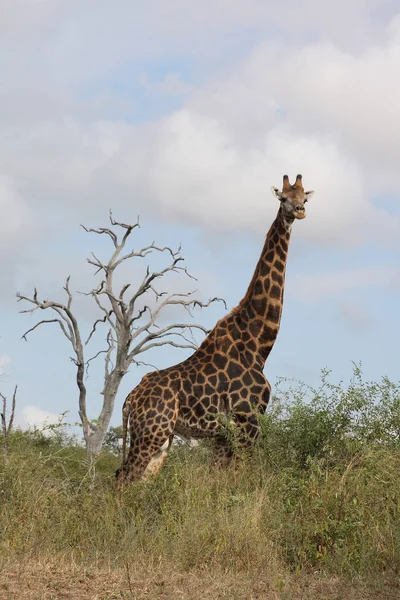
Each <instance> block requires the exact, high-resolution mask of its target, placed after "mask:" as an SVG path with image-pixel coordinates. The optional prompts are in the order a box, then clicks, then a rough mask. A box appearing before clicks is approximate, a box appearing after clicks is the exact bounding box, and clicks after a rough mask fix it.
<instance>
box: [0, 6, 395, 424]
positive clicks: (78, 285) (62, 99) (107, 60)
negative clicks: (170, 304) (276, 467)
mask: <svg viewBox="0 0 400 600" xmlns="http://www.w3.org/2000/svg"><path fill="white" fill-rule="evenodd" d="M399 73H400V7H399V4H398V2H397V1H395V0H352V1H351V2H348V1H346V2H345V1H344V0H336V2H334V3H326V2H321V1H320V0H285V1H283V2H280V3H277V2H274V1H273V0H229V1H228V0H213V1H212V2H211V0H203V1H202V2H201V3H193V2H186V1H184V0H168V1H167V2H166V1H165V0H147V2H138V1H137V0H113V2H111V1H107V0H85V1H82V0H79V1H78V0H0V215H1V217H0V269H1V289H0V308H1V315H2V316H1V320H0V372H2V375H1V378H0V386H1V390H2V391H3V392H4V393H9V394H11V390H12V386H13V385H14V384H15V383H18V385H19V409H18V422H19V423H20V424H21V425H24V424H26V423H27V422H35V421H40V420H41V419H42V418H43V415H46V414H49V415H50V416H51V415H56V414H58V413H60V412H62V411H65V410H70V414H69V417H68V418H69V420H70V421H74V420H76V418H77V414H76V390H75V383H74V369H73V365H72V364H71V363H70V361H69V356H70V349H69V347H68V343H67V341H66V340H65V339H64V338H63V337H62V336H61V335H60V333H59V331H58V330H57V329H52V326H50V325H48V326H46V327H47V328H46V329H42V330H38V331H36V332H34V333H33V335H32V336H31V337H30V338H29V341H28V343H26V342H23V341H21V339H20V338H21V335H22V334H23V332H24V331H25V330H26V329H27V328H29V327H31V326H32V325H33V324H34V323H35V320H34V319H35V316H29V315H21V314H19V312H18V311H19V309H21V308H23V307H22V306H21V305H17V304H16V299H15V293H16V291H18V290H19V291H21V292H22V293H26V294H28V293H30V292H31V290H32V288H33V286H35V285H36V286H37V287H38V288H39V292H40V293H41V294H42V297H44V298H57V299H61V298H62V286H63V284H64V280H65V278H66V276H67V275H69V274H71V288H72V289H73V290H79V291H85V290H89V289H91V287H93V281H94V280H93V271H92V270H91V267H90V265H87V264H86V257H87V256H88V255H89V254H90V251H91V250H94V251H95V252H97V253H98V254H100V255H101V256H102V257H106V256H107V253H108V250H109V246H107V240H103V239H97V237H96V236H93V234H87V233H85V232H84V231H83V230H82V229H80V227H79V225H80V224H81V223H84V224H86V225H88V226H91V227H98V226H102V225H107V219H108V210H109V209H110V208H111V209H112V210H113V214H114V216H115V218H117V219H120V220H121V221H125V222H134V221H135V220H136V217H137V215H138V214H140V215H141V223H142V228H141V230H140V232H138V234H137V237H136V238H135V240H134V245H135V247H138V246H140V245H142V244H146V243H148V242H151V241H152V240H153V239H155V240H157V242H158V243H159V244H162V245H164V244H170V245H172V246H177V245H178V244H179V242H182V245H183V254H184V255H185V258H186V265H187V267H188V268H189V270H190V271H191V273H193V275H195V276H196V277H197V279H198V281H197V283H196V287H197V289H198V294H199V296H200V297H202V298H204V299H206V298H208V297H209V296H214V295H220V296H223V297H224V298H225V299H226V301H227V304H228V307H229V308H232V307H233V306H235V305H236V304H237V303H238V301H239V300H240V298H241V296H242V295H243V294H244V292H245V289H246V286H247V284H248V282H249V281H250V278H251V275H252V273H253V270H254V267H255V265H256V262H257V260H258V256H259V253H260V250H261V247H262V244H263V238H264V235H265V233H266V232H267V230H268V228H269V226H270V224H271V222H272V220H273V218H274V216H275V214H276V211H277V208H278V206H277V203H276V200H274V198H273V197H272V195H271V193H270V186H271V185H276V186H278V185H280V183H281V178H282V175H283V173H286V172H288V173H289V174H290V176H291V177H292V178H293V177H294V176H295V175H296V173H297V172H301V173H303V177H304V182H305V185H306V187H307V188H308V189H315V191H316V193H315V196H314V197H313V199H312V201H310V203H309V205H308V207H309V208H308V217H307V219H306V220H305V221H302V222H299V223H295V224H294V227H293V235H292V242H291V248H290V255H289V263H288V270H287V279H286V290H285V305H284V312H283V319H282V327H281V332H280V335H279V338H278V341H277V343H276V345H275V348H274V351H273V354H272V355H271V357H270V359H269V361H268V363H267V366H266V374H267V376H268V377H269V378H270V380H271V382H272V383H274V382H275V380H276V378H277V377H280V376H287V377H295V378H301V379H303V380H305V381H306V382H309V383H315V382H316V381H317V380H318V376H319V371H320V369H321V368H323V367H325V366H328V367H330V368H331V369H333V371H334V376H335V378H336V379H340V378H342V377H343V378H348V376H349V374H350V372H351V361H357V362H358V361H361V362H362V364H363V366H364V371H365V375H366V376H367V377H368V378H379V377H380V376H382V375H389V376H390V377H391V378H393V379H399V362H398V358H397V356H398V339H399V333H400V325H399V323H400V319H399V318H398V316H397V311H398V306H399V299H400V261H399V258H400V235H399V234H400V191H399V189H400V188H399V184H398V182H397V180H398V178H400V171H399V167H398V166H399V165H400V144H399V141H398V137H399V134H398V132H399V130H400V109H399V106H400V78H399V75H398V74H399ZM139 277H140V268H139V267H136V266H134V265H132V268H131V269H130V270H128V271H127V273H126V278H127V280H128V279H129V280H130V281H131V283H132V285H134V283H135V280H136V281H137V280H138V278H139ZM171 285H172V286H174V285H176V286H178V288H179V289H181V288H180V287H179V286H181V285H183V284H182V283H180V282H177V283H176V284H175V283H173V282H172V283H171ZM76 311H77V314H79V317H80V320H81V324H82V330H83V331H84V332H87V331H89V330H90V321H91V319H92V318H93V315H95V311H94V309H92V308H91V305H90V304H88V303H87V302H86V300H85V299H84V297H82V296H80V297H77V299H76ZM223 314H224V308H223V307H222V306H218V307H214V308H212V309H211V310H209V311H208V312H207V313H206V312H204V313H203V314H201V313H196V319H198V320H199V322H202V323H203V324H205V325H207V326H210V327H211V326H212V325H213V323H214V322H215V321H216V319H217V318H219V317H221V316H222V315H223ZM40 316H41V317H42V318H43V316H44V315H43V314H42V315H40ZM183 357H184V355H183V354H178V353H175V352H174V351H171V350H169V351H168V352H161V353H158V354H154V353H153V355H152V356H151V357H149V360H150V358H151V362H155V363H156V364H157V365H159V366H166V365H168V364H173V363H174V362H177V361H178V360H181V359H182V358H183ZM142 374H143V370H138V369H132V370H131V371H130V373H129V374H128V375H127V376H126V377H125V379H124V381H123V385H122V387H121V390H120V394H119V397H118V401H117V407H116V413H115V416H114V419H113V422H114V424H117V423H119V422H120V406H121V405H122V402H123V399H124V396H125V394H126V392H127V391H129V390H130V389H131V388H132V387H133V386H134V385H135V384H136V383H137V382H138V381H139V380H140V377H141V376H142ZM89 387H90V390H91V393H90V401H89V408H90V411H91V416H92V417H95V416H96V415H97V413H98V407H99V398H100V396H99V391H100V389H101V364H99V365H98V366H97V367H95V368H94V370H93V371H92V376H91V378H90V381H89Z"/></svg>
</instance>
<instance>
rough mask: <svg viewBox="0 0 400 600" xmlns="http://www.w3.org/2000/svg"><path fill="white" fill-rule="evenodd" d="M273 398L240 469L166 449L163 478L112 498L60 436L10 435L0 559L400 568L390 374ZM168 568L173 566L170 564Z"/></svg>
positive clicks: (1, 469)
mask: <svg viewBox="0 0 400 600" xmlns="http://www.w3.org/2000/svg"><path fill="white" fill-rule="evenodd" d="M328 375H329V374H328V373H326V372H325V373H323V374H322V381H321V385H320V387H319V388H318V389H311V388H308V387H306V386H303V385H297V386H295V387H294V388H287V387H286V388H285V391H281V392H279V393H278V397H277V398H276V399H275V401H274V403H273V406H272V408H271V409H270V410H269V411H268V412H267V414H266V415H265V416H263V417H262V419H261V424H262V430H263V435H262V438H261V441H260V443H259V444H258V446H257V448H256V449H255V451H254V453H253V455H252V456H251V457H247V456H246V457H244V464H243V466H242V467H241V468H239V469H237V470H235V469H233V468H232V469H228V470H220V469H217V468H216V467H214V466H213V464H212V459H211V448H210V446H209V444H207V443H204V444H201V445H200V446H199V447H197V448H194V449H189V448H187V447H185V446H184V447H179V448H176V449H175V450H174V451H173V452H172V453H171V455H170V457H169V459H168V461H167V463H166V465H165V467H164V469H163V470H162V472H161V474H160V476H159V477H158V478H157V479H156V480H155V481H152V482H149V483H146V484H136V485H132V486H130V487H128V488H127V489H126V490H125V491H124V492H123V493H122V494H121V495H120V496H118V497H117V498H116V497H115V496H114V494H113V484H114V470H115V468H116V467H117V466H118V464H119V459H118V457H116V456H115V455H113V454H112V453H111V452H107V451H105V452H104V454H103V456H102V457H101V458H100V459H99V461H98V463H97V464H96V465H95V466H92V465H88V464H87V463H86V462H85V457H84V452H83V450H82V448H81V447H80V446H79V445H77V444H76V443H74V442H73V441H72V440H69V439H68V438H65V437H63V436H60V435H55V436H53V437H50V438H44V437H43V435H41V434H40V433H38V432H36V433H32V434H22V433H18V432H17V433H16V434H15V435H14V437H13V439H12V440H11V443H10V447H11V452H10V459H9V461H8V464H4V463H0V530H1V532H2V535H1V538H0V557H1V558H0V560H2V561H3V563H6V562H7V561H13V560H16V559H18V560H21V559H26V560H28V559H34V560H45V559H46V558H49V557H51V558H54V557H58V558H59V560H68V561H74V562H76V563H82V564H87V565H89V564H94V563H96V564H98V563H102V562H104V563H107V564H108V565H110V566H116V567H117V566H120V565H124V564H125V562H126V561H127V560H128V561H130V562H134V563H135V564H136V565H142V567H143V568H144V569H146V568H150V567H152V566H153V567H154V566H157V565H158V566H159V565H166V568H174V569H179V570H180V571H183V572H185V571H192V570H201V569H212V568H218V569H219V570H222V571H225V572H229V571H235V572H236V573H237V572H242V573H252V574H253V575H256V574H257V573H265V572H267V571H269V572H271V573H273V574H274V575H276V574H284V573H299V572H308V571H310V572H311V571H312V572H313V573H315V572H316V571H319V572H321V573H324V574H329V575H337V576H341V577H350V578H351V577H369V576H371V575H372V576H382V575H383V574H388V573H397V572H398V570H399V569H400V518H399V517H400V486H399V476H398V474H399V472H400V388H399V386H398V385H396V384H393V383H392V382H390V381H389V380H387V379H386V378H384V379H382V380H381V381H380V382H375V383H371V382H364V381H363V379H362V375H361V373H360V371H359V369H358V368H355V373H354V377H353V380H352V381H351V383H350V385H349V386H347V387H344V386H343V385H342V384H332V383H330V382H329V376H328ZM168 565H169V566H170V567H168Z"/></svg>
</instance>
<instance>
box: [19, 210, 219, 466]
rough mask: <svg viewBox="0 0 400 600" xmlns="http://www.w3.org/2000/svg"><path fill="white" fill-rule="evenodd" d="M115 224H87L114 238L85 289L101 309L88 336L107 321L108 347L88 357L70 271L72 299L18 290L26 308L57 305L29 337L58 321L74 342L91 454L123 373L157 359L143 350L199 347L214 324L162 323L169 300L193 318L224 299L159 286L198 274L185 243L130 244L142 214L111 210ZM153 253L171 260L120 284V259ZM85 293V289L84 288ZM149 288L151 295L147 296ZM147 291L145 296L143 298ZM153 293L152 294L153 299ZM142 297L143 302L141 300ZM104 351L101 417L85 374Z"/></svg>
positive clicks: (67, 286) (81, 409)
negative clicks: (119, 215) (128, 217)
mask: <svg viewBox="0 0 400 600" xmlns="http://www.w3.org/2000/svg"><path fill="white" fill-rule="evenodd" d="M109 219H110V225H109V226H108V227H99V228H89V227H86V226H84V225H82V228H83V229H84V231H86V232H87V233H95V234H97V235H102V236H103V237H104V236H105V238H106V239H109V240H111V242H112V249H111V256H109V258H108V259H107V260H104V259H102V258H99V256H98V255H97V254H96V253H95V252H92V253H91V255H90V256H89V257H88V258H87V262H88V263H89V264H90V265H92V266H93V267H94V270H95V273H96V274H97V273H99V272H101V276H100V277H101V279H102V281H101V282H100V283H99V285H97V287H95V288H94V289H92V290H91V291H89V292H84V295H86V296H91V297H92V298H93V299H94V302H95V303H96V305H97V307H98V309H99V311H100V313H97V314H96V315H95V317H94V319H93V321H92V325H91V328H90V331H89V334H88V336H87V339H86V342H85V345H89V343H90V342H92V341H93V338H94V336H95V333H96V332H98V330H99V329H101V326H102V325H103V324H106V325H107V330H108V332H107V335H106V347H103V348H102V349H100V350H99V349H98V348H97V349H96V350H94V351H93V353H92V354H93V355H92V356H91V357H90V358H89V359H88V360H86V361H85V359H84V345H83V343H82V339H81V334H80V330H79V326H78V322H77V319H76V318H75V316H74V314H73V312H72V301H73V295H72V293H71V290H70V277H68V278H67V280H66V282H65V285H64V288H63V289H64V292H65V294H66V303H65V304H63V303H59V302H53V301H48V300H43V301H41V300H39V297H38V292H37V289H36V288H35V289H34V293H33V295H32V296H31V297H28V296H24V295H22V294H20V293H18V294H17V298H18V301H25V302H26V303H27V304H28V306H27V307H26V308H25V309H24V310H23V311H21V312H24V313H34V312H35V311H37V310H38V309H41V310H46V309H50V310H51V311H53V313H50V314H52V316H54V318H49V319H43V320H41V321H39V322H38V323H36V324H35V325H34V326H33V327H31V328H30V329H28V330H27V331H26V332H25V333H24V335H23V338H24V339H25V340H26V339H27V336H28V335H29V334H30V333H31V332H33V331H34V330H35V329H37V328H38V327H39V326H40V325H42V324H45V323H46V324H47V323H57V324H58V326H59V327H60V329H61V331H62V332H63V334H64V335H65V337H66V338H67V339H68V340H69V341H70V343H71V345H72V348H73V356H72V357H71V360H72V361H73V363H74V365H75V366H76V381H77V385H78V388H79V416H80V419H81V422H82V425H83V434H84V438H85V442H86V448H87V453H88V457H90V456H93V455H94V454H97V453H98V452H99V451H100V448H101V445H102V442H103V439H104V435H105V433H106V431H107V429H108V427H109V424H110V420H111V416H112V412H113V408H114V402H115V398H116V395H117V392H118V389H119V385H120V383H121V381H122V378H123V377H124V375H125V374H126V373H127V371H128V369H129V367H130V365H132V364H135V365H140V366H149V367H152V368H155V367H154V365H150V364H149V363H145V362H144V361H140V360H138V356H139V354H143V353H144V352H146V351H147V350H151V349H152V348H156V347H160V346H171V347H174V348H183V349H190V350H195V349H196V348H197V344H196V339H195V336H194V333H195V331H201V332H202V333H203V334H204V333H206V334H207V333H208V330H207V329H206V328H205V327H203V326H202V325H198V324H193V322H192V323H190V324H188V323H174V324H170V325H166V326H159V324H158V320H159V317H160V315H161V312H162V311H163V310H164V309H166V308H167V307H169V306H180V307H182V308H183V309H184V310H186V311H187V313H188V314H189V315H190V316H191V317H192V318H193V311H194V309H195V308H197V307H199V308H206V307H208V306H210V305H211V304H212V303H213V302H216V301H222V302H223V300H222V299H221V298H212V299H210V300H208V301H207V302H202V301H200V300H198V299H196V298H195V296H194V292H188V293H173V294H171V293H169V292H167V291H165V289H164V290H163V289H157V288H158V287H161V285H160V286H158V283H159V282H160V280H162V279H163V278H164V277H167V276H168V275H169V274H170V273H178V274H182V275H185V276H187V277H189V278H191V279H195V278H194V277H193V276H192V275H191V274H190V273H189V272H188V270H187V268H186V267H185V266H184V265H183V264H182V263H183V261H184V258H183V256H182V255H181V247H180V246H179V247H178V248H177V249H176V250H174V249H173V248H171V247H169V246H158V245H157V244H156V243H155V242H154V241H153V242H152V243H151V244H149V245H146V246H144V247H143V248H141V249H137V248H136V249H132V248H127V244H128V240H129V238H130V236H131V234H132V232H133V231H134V230H135V229H136V228H137V227H140V224H139V219H138V220H137V222H136V223H134V224H127V223H123V222H119V221H116V220H115V219H114V218H113V216H112V213H111V211H110V216H109ZM152 253H157V254H163V255H165V263H166V264H165V263H164V265H165V266H162V267H160V268H159V270H156V271H152V270H151V269H150V267H149V266H148V265H147V266H146V270H145V274H144V276H143V278H142V281H140V282H138V283H139V285H137V283H136V284H135V287H134V290H133V291H131V290H132V288H131V286H132V283H131V282H130V281H125V282H123V283H122V285H121V286H120V285H118V289H117V286H116V285H115V284H114V279H113V278H114V273H115V271H116V269H117V268H118V267H120V265H122V264H123V263H125V264H126V261H128V260H130V259H135V258H138V259H141V258H146V257H148V256H149V255H150V254H152ZM80 293H81V292H80ZM146 294H148V296H147V297H146ZM142 297H143V300H144V301H143V302H142V300H141V299H142ZM148 298H149V299H150V300H151V302H150V301H148ZM139 303H140V305H139V306H137V305H138V304H139ZM100 355H104V387H103V390H102V395H103V402H102V408H101V411H100V414H99V416H98V418H97V419H96V420H93V421H90V420H89V419H88V417H87V412H86V411H87V408H86V393H87V392H86V387H85V374H86V377H88V376H89V368H90V366H91V363H92V362H93V361H94V360H96V359H97V358H98V357H99V356H100Z"/></svg>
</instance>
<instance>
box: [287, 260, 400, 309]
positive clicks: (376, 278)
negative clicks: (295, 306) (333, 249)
mask: <svg viewBox="0 0 400 600" xmlns="http://www.w3.org/2000/svg"><path fill="white" fill-rule="evenodd" d="M399 283H400V268H398V267H396V266H391V265H377V266H366V267H360V268H358V269H357V268H350V269H342V270H340V271H334V272H325V273H317V274H315V273H314V274H312V275H304V274H303V275H297V276H296V277H294V278H293V280H292V284H291V287H292V292H294V293H295V294H296V295H297V296H298V297H299V298H302V299H303V300H306V301H309V300H315V301H318V300H320V299H321V298H324V297H330V298H332V297H337V296H338V295H340V294H342V293H343V292H348V291H350V290H355V289H356V290H359V289H361V288H363V287H368V286H372V287H374V286H379V287H380V288H390V289H394V288H395V287H398V285H399Z"/></svg>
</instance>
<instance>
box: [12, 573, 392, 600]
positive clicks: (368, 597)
mask: <svg viewBox="0 0 400 600" xmlns="http://www.w3.org/2000/svg"><path fill="white" fill-rule="evenodd" d="M140 575H141V576H140ZM268 577H269V578H268V579H267V578H266V577H263V576H262V575H260V576H259V577H256V578H250V577H246V575H243V574H240V575H239V574H238V575H236V576H235V575H233V574H231V573H230V574H227V573H219V574H216V573H208V572H205V573H185V574H180V573H172V572H170V570H168V569H160V570H157V571H152V572H147V573H146V574H145V575H144V574H143V572H142V573H141V574H139V573H136V572H134V570H132V569H129V573H128V569H120V570H115V569H113V570H112V569H104V568H103V569H100V568H93V569H88V568H80V567H78V566H76V565H73V566H70V567H68V568H66V567H63V568H60V567H58V566H51V565H43V564H30V565H26V564H23V565H17V566H12V567H10V566H8V567H7V568H3V569H2V570H1V571H0V600H67V599H68V600H398V598H400V580H399V579H397V580H391V581H387V582H383V581H381V582H375V584H374V585H372V584H369V585H368V584H367V583H365V582H357V583H355V582H353V583H348V582H343V581H341V580H339V579H321V578H318V577H317V576H307V577H306V576H305V575H302V576H299V577H293V578H292V579H288V580H286V581H284V580H282V579H280V578H279V577H278V578H277V579H276V580H274V579H273V577H271V576H270V575H269V576H268Z"/></svg>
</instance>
